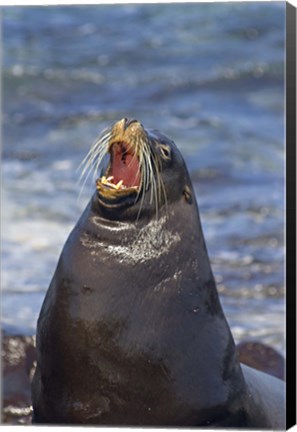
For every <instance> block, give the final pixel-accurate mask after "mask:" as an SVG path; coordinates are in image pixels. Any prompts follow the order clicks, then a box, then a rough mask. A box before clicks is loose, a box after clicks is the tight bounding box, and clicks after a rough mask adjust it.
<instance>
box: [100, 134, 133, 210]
mask: <svg viewBox="0 0 297 432" xmlns="http://www.w3.org/2000/svg"><path fill="white" fill-rule="evenodd" d="M109 153H110V163H109V166H108V168H107V171H106V173H105V174H104V175H103V176H102V177H100V178H99V179H98V180H97V182H96V186H97V190H98V192H99V195H100V196H101V198H103V199H104V200H107V201H110V200H112V201H113V202H114V201H117V200H118V199H120V200H123V199H124V198H125V197H128V196H129V197H130V196H131V195H132V196H134V195H137V194H138V192H139V190H140V188H141V172H140V164H139V159H138V156H137V154H136V153H135V151H134V150H133V148H132V147H131V146H129V145H128V144H127V143H125V142H116V143H113V144H112V145H111V146H110V149H109Z"/></svg>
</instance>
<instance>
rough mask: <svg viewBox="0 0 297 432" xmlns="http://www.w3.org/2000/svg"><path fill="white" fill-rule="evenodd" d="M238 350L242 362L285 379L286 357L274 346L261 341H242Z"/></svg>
mask: <svg viewBox="0 0 297 432" xmlns="http://www.w3.org/2000/svg"><path fill="white" fill-rule="evenodd" d="M237 352H238V356H239V360H240V362H241V363H244V364H246V365H247V366H250V367H252V368H254V369H257V370H259V371H262V372H266V373H268V374H269V375H273V376H275V377H276V378H280V379H282V380H285V359H284V357H283V356H282V355H281V354H279V353H278V352H277V351H276V350H275V349H274V348H272V347H270V346H268V345H265V344H263V343H260V342H252V341H251V342H241V343H240V344H238V345H237Z"/></svg>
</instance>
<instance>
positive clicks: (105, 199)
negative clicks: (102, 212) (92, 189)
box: [97, 190, 139, 210]
mask: <svg viewBox="0 0 297 432" xmlns="http://www.w3.org/2000/svg"><path fill="white" fill-rule="evenodd" d="M138 198H139V193H138V190H135V191H131V192H130V193H129V194H128V195H122V196H121V195H114V196H110V195H109V196H104V195H103V194H102V193H100V191H97V199H98V201H99V203H100V205H101V206H102V207H104V208H106V209H108V210H117V209H123V208H126V207H131V206H132V205H134V204H136V202H137V201H138Z"/></svg>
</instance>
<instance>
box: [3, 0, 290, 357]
mask: <svg viewBox="0 0 297 432" xmlns="http://www.w3.org/2000/svg"><path fill="white" fill-rule="evenodd" d="M2 25H3V66H2V73H3V148H2V159H3V163H2V199H1V200H2V206H1V209H2V214H1V218H2V224H1V225H2V228H1V229H2V235H1V250H2V272H1V286H2V325H3V327H4V328H5V329H7V330H9V331H14V332H16V331H21V332H23V333H34V331H35V325H36V319H37V316H38V313H39V309H40V306H41V303H42V300H43V298H44V294H45V291H46V289H47V287H48V285H49V283H50V280H51V277H52V275H53V272H54V269H55V266H56V263H57V260H58V257H59V254H60V251H61V249H62V247H63V244H64V242H65V241H66V239H67V236H68V234H69V232H70V230H71V229H72V227H73V226H74V224H75V223H76V221H77V220H78V218H79V216H80V214H81V212H82V210H83V209H84V207H85V205H86V203H87V201H88V200H89V198H90V196H91V194H92V191H93V188H94V185H93V184H92V183H89V184H88V185H87V187H85V189H84V190H83V192H82V194H81V196H79V192H80V187H79V185H78V184H77V181H78V178H79V171H78V170H77V168H78V166H79V164H80V162H81V160H82V159H83V157H84V156H85V155H86V153H87V151H88V150H89V147H90V145H91V144H92V142H93V141H94V140H95V138H96V137H97V136H98V134H99V133H100V132H101V131H102V129H103V128H104V127H106V126H109V125H110V124H111V123H112V122H114V121H115V120H118V119H120V118H122V117H135V118H137V119H139V120H140V121H141V122H142V123H143V124H144V126H145V127H148V128H157V129H160V130H161V131H163V132H164V133H166V134H167V135H169V136H170V137H171V138H173V139H174V141H175V142H176V144H177V145H178V147H179V148H180V150H181V152H182V154H183V156H184V158H185V161H186V163H187V166H188V168H189V171H190V174H191V177H192V180H193V184H194V187H195V191H196V194H197V200H198V203H199V208H200V213H201V218H202V223H203V229H204V234H205V237H206V242H207V246H208V251H209V255H210V258H211V262H212V266H213V271H214V274H215V277H216V280H217V286H218V290H219V293H220V297H221V301H222V304H223V307H224V310H225V313H226V316H227V319H228V321H229V323H230V325H231V328H232V331H233V334H234V337H235V339H236V341H240V340H243V339H254V340H260V341H262V342H266V343H269V344H271V345H273V346H275V347H276V348H278V349H279V350H281V351H282V352H284V346H285V345H284V314H285V312H284V291H285V287H284V149H285V147H284V43H285V27H284V25H285V3H282V2H279V3H274V2H271V3H267V2H263V3H257V2H256V3H230V4H228V3H225V4H222V3H220V4H215V3H205V4H203V3H200V4H199V3H197V4H163V5H161V4H147V5H141V4H140V5H97V6H68V7H44V6H43V7H42V6H41V7H12V8H2Z"/></svg>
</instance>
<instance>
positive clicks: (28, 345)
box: [1, 333, 36, 424]
mask: <svg viewBox="0 0 297 432" xmlns="http://www.w3.org/2000/svg"><path fill="white" fill-rule="evenodd" d="M1 356H2V378H3V379H2V419H1V420H2V423H9V424H30V423H31V416H32V407H31V384H30V380H31V377H32V376H33V372H34V367H35V362H36V351H35V337H33V336H9V335H6V334H3V333H2V352H1Z"/></svg>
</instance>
